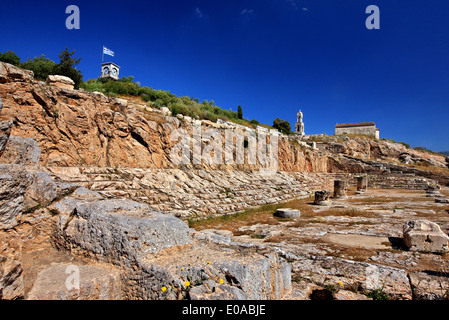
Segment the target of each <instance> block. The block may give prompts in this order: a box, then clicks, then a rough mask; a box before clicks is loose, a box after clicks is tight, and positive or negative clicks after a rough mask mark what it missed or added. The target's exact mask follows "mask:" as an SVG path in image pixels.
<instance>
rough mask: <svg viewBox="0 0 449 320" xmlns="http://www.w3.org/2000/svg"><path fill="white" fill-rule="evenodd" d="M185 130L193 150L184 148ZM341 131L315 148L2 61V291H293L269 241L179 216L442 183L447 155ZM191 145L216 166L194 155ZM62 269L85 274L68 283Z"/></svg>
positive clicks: (205, 295)
mask: <svg viewBox="0 0 449 320" xmlns="http://www.w3.org/2000/svg"><path fill="white" fill-rule="evenodd" d="M53 79H55V78H53ZM198 130H200V131H201V132H203V133H205V134H202V135H200V136H198V135H196V134H195V133H197V132H198ZM242 132H243V134H244V137H245V138H244V140H246V143H245V144H244V149H245V150H244V151H245V153H244V155H243V158H242V159H241V160H242V161H241V163H239V164H229V163H228V162H227V160H226V159H227V158H226V157H227V155H229V153H227V151H229V149H227V145H226V141H229V140H228V138H227V134H229V133H230V134H236V135H237V136H236V137H234V138H233V139H232V140H231V141H234V140H235V141H237V140H238V139H239V137H238V134H242ZM261 136H262V137H263V139H260V137H261ZM185 137H189V139H190V140H187V141H188V143H187V145H188V146H189V147H190V148H191V149H190V150H191V151H192V152H190V153H185V154H184V153H183V152H184V150H183V148H182V147H181V148H179V146H180V144H179V142H180V141H182V139H183V138H185ZM265 138H266V139H265ZM332 139H334V138H332ZM339 139H340V138H335V140H331V141H326V142H324V143H321V144H318V148H314V147H312V145H311V144H310V143H309V144H308V143H306V142H303V141H300V140H298V139H296V138H292V137H288V136H284V135H280V134H278V133H275V132H269V131H267V130H266V129H264V130H262V129H260V130H259V131H258V130H256V129H254V128H242V127H240V126H238V125H234V124H230V123H225V122H222V123H212V122H209V121H199V120H195V119H191V118H189V117H181V116H177V117H173V116H171V115H170V113H169V111H168V110H165V109H161V110H160V109H158V108H153V107H152V106H151V105H150V104H147V105H145V104H141V103H139V102H136V101H135V100H129V99H122V98H112V97H106V96H104V95H103V94H101V93H91V92H86V91H82V90H73V89H71V88H70V87H67V84H65V83H64V84H63V85H61V86H59V85H58V81H51V84H47V83H45V82H40V81H36V80H34V78H33V73H32V72H30V71H26V70H22V69H20V68H17V67H14V66H12V65H9V64H5V63H1V62H0V183H1V184H0V239H1V242H0V243H1V247H0V298H3V299H19V298H30V299H105V298H109V299H125V298H127V299H183V298H190V299H245V298H249V299H279V298H282V297H284V296H285V295H286V294H289V292H290V291H291V274H290V268H291V267H290V265H289V264H288V263H287V262H286V260H285V259H283V258H281V257H280V256H279V255H278V254H277V251H276V250H272V249H267V248H265V247H257V248H255V247H253V246H252V245H248V246H246V245H244V244H243V245H242V244H241V243H234V242H232V241H231V240H229V239H230V238H229V239H228V238H226V237H224V238H223V237H221V238H220V235H215V234H213V235H210V237H209V235H208V233H207V232H206V233H197V232H196V231H195V230H192V229H189V228H188V226H187V224H186V223H185V222H184V221H182V220H181V219H179V218H185V217H197V216H199V215H211V214H226V213H232V212H236V211H240V210H244V209H247V208H249V207H254V206H260V205H263V204H268V203H278V202H283V201H287V200H291V199H295V198H301V197H307V196H310V195H312V194H313V192H314V191H316V190H331V189H332V186H333V181H334V180H335V179H337V178H338V179H346V180H348V181H349V182H350V183H354V176H355V175H358V174H360V173H363V174H367V175H368V176H369V181H370V183H371V184H372V186H375V187H378V186H380V187H383V188H384V187H402V188H404V187H405V188H410V189H424V188H425V187H427V185H428V184H429V183H434V182H433V181H432V180H431V179H437V180H438V181H440V183H445V181H447V180H445V179H447V177H448V175H447V174H446V173H445V171H444V170H445V168H444V167H445V166H446V165H447V163H446V162H445V159H444V157H439V156H437V155H428V154H424V153H419V152H415V151H413V150H409V149H406V148H405V147H403V146H401V145H398V144H393V143H389V142H385V141H378V140H368V139H362V138H354V139H347V140H345V139H343V140H339ZM275 142H276V143H275ZM215 143H216V144H215ZM259 143H261V144H262V145H263V146H264V148H263V149H264V150H271V149H270V148H277V150H278V153H277V154H276V156H277V158H276V160H277V161H276V167H275V170H274V171H273V167H272V166H271V165H270V164H272V163H271V162H270V161H269V164H267V162H264V161H263V157H260V158H259V157H256V160H255V161H253V160H254V159H251V156H250V154H251V152H249V151H250V150H253V151H254V150H255V149H254V147H255V145H256V144H257V146H259ZM216 145H218V146H224V148H223V150H222V152H221V151H220V152H219V149H217V148H215V147H214V146H216ZM266 145H269V147H268V149H265V146H266ZM195 146H197V147H198V146H199V147H201V150H203V151H202V152H200V154H201V155H202V156H204V155H205V152H204V150H210V152H208V153H209V154H207V153H206V155H207V156H211V157H218V158H215V160H217V159H218V161H214V162H208V161H205V158H206V159H207V157H203V158H202V161H200V162H198V163H197V162H195V156H197V154H195V152H194V151H193V150H194V148H195ZM220 148H221V147H220ZM258 152H261V150H260V149H257V150H256V154H257V155H259V153H258ZM262 153H263V152H262ZM230 154H231V155H232V156H235V157H234V158H237V151H235V154H234V151H233V150H232V149H231V150H230ZM174 155H175V156H174ZM176 156H180V159H181V160H186V161H181V163H179V161H175V159H177V157H176ZM407 159H408V160H410V161H412V162H416V163H418V162H422V161H424V162H425V163H427V164H428V165H429V166H431V167H432V168H439V169H441V170H442V171H441V172H438V173H436V172H435V171H431V170H421V169H418V168H413V167H410V166H407V163H406V162H407V161H408V160H407ZM178 160H179V158H178ZM270 160H271V159H270ZM378 160H379V161H378ZM406 170H409V171H406ZM404 172H405V173H406V174H404ZM419 176H425V177H426V178H422V177H419ZM217 237H218V238H219V239H221V240H220V241H218V244H217V243H216V241H210V240H211V239H212V240H214V239H216V238H217ZM206 238H207V239H206ZM209 238H210V239H209ZM223 239H225V240H223ZM226 239H227V240H226ZM206 240H207V241H206ZM223 246H224V247H223ZM67 270H69V271H70V270H72V271H73V270H75V271H77V272H78V274H80V275H81V283H79V285H80V286H79V287H78V288H75V290H74V289H73V288H72V287H70V286H69V285H67V282H66V281H67ZM163 288H164V290H163Z"/></svg>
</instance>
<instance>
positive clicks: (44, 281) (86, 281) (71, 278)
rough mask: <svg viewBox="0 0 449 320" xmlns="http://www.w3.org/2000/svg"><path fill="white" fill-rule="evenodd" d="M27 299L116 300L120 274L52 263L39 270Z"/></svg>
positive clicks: (83, 266) (111, 270) (118, 294)
mask: <svg viewBox="0 0 449 320" xmlns="http://www.w3.org/2000/svg"><path fill="white" fill-rule="evenodd" d="M27 299H28V300H120V299H122V291H121V280H120V273H119V272H118V271H116V270H113V269H106V268H101V267H97V266H92V265H71V264H55V265H52V266H49V267H47V268H46V269H44V270H42V271H41V272H40V273H39V275H38V277H37V280H36V282H35V283H34V286H33V288H32V289H31V291H30V292H29V293H28V295H27Z"/></svg>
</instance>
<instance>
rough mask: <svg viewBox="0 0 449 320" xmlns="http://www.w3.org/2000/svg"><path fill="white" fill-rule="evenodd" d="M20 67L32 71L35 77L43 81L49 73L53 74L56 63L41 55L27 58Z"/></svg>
mask: <svg viewBox="0 0 449 320" xmlns="http://www.w3.org/2000/svg"><path fill="white" fill-rule="evenodd" d="M21 67H22V68H24V69H27V70H31V71H33V72H34V77H35V78H36V79H38V80H43V81H45V80H46V79H47V77H48V76H49V75H51V74H54V70H55V67H56V63H55V62H54V61H53V60H50V59H48V58H46V57H45V56H44V55H41V56H40V57H34V59H33V60H30V59H28V60H27V61H26V62H24V63H22V65H21Z"/></svg>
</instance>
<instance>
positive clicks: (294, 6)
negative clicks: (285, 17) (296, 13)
mask: <svg viewBox="0 0 449 320" xmlns="http://www.w3.org/2000/svg"><path fill="white" fill-rule="evenodd" d="M287 2H288V3H290V4H291V5H292V7H293V9H295V10H298V5H297V4H296V1H295V0H287Z"/></svg>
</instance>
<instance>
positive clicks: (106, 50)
mask: <svg viewBox="0 0 449 320" xmlns="http://www.w3.org/2000/svg"><path fill="white" fill-rule="evenodd" d="M103 53H104V54H107V55H108V56H112V57H113V56H114V51H112V50H111V49H108V48H106V47H104V46H103Z"/></svg>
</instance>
